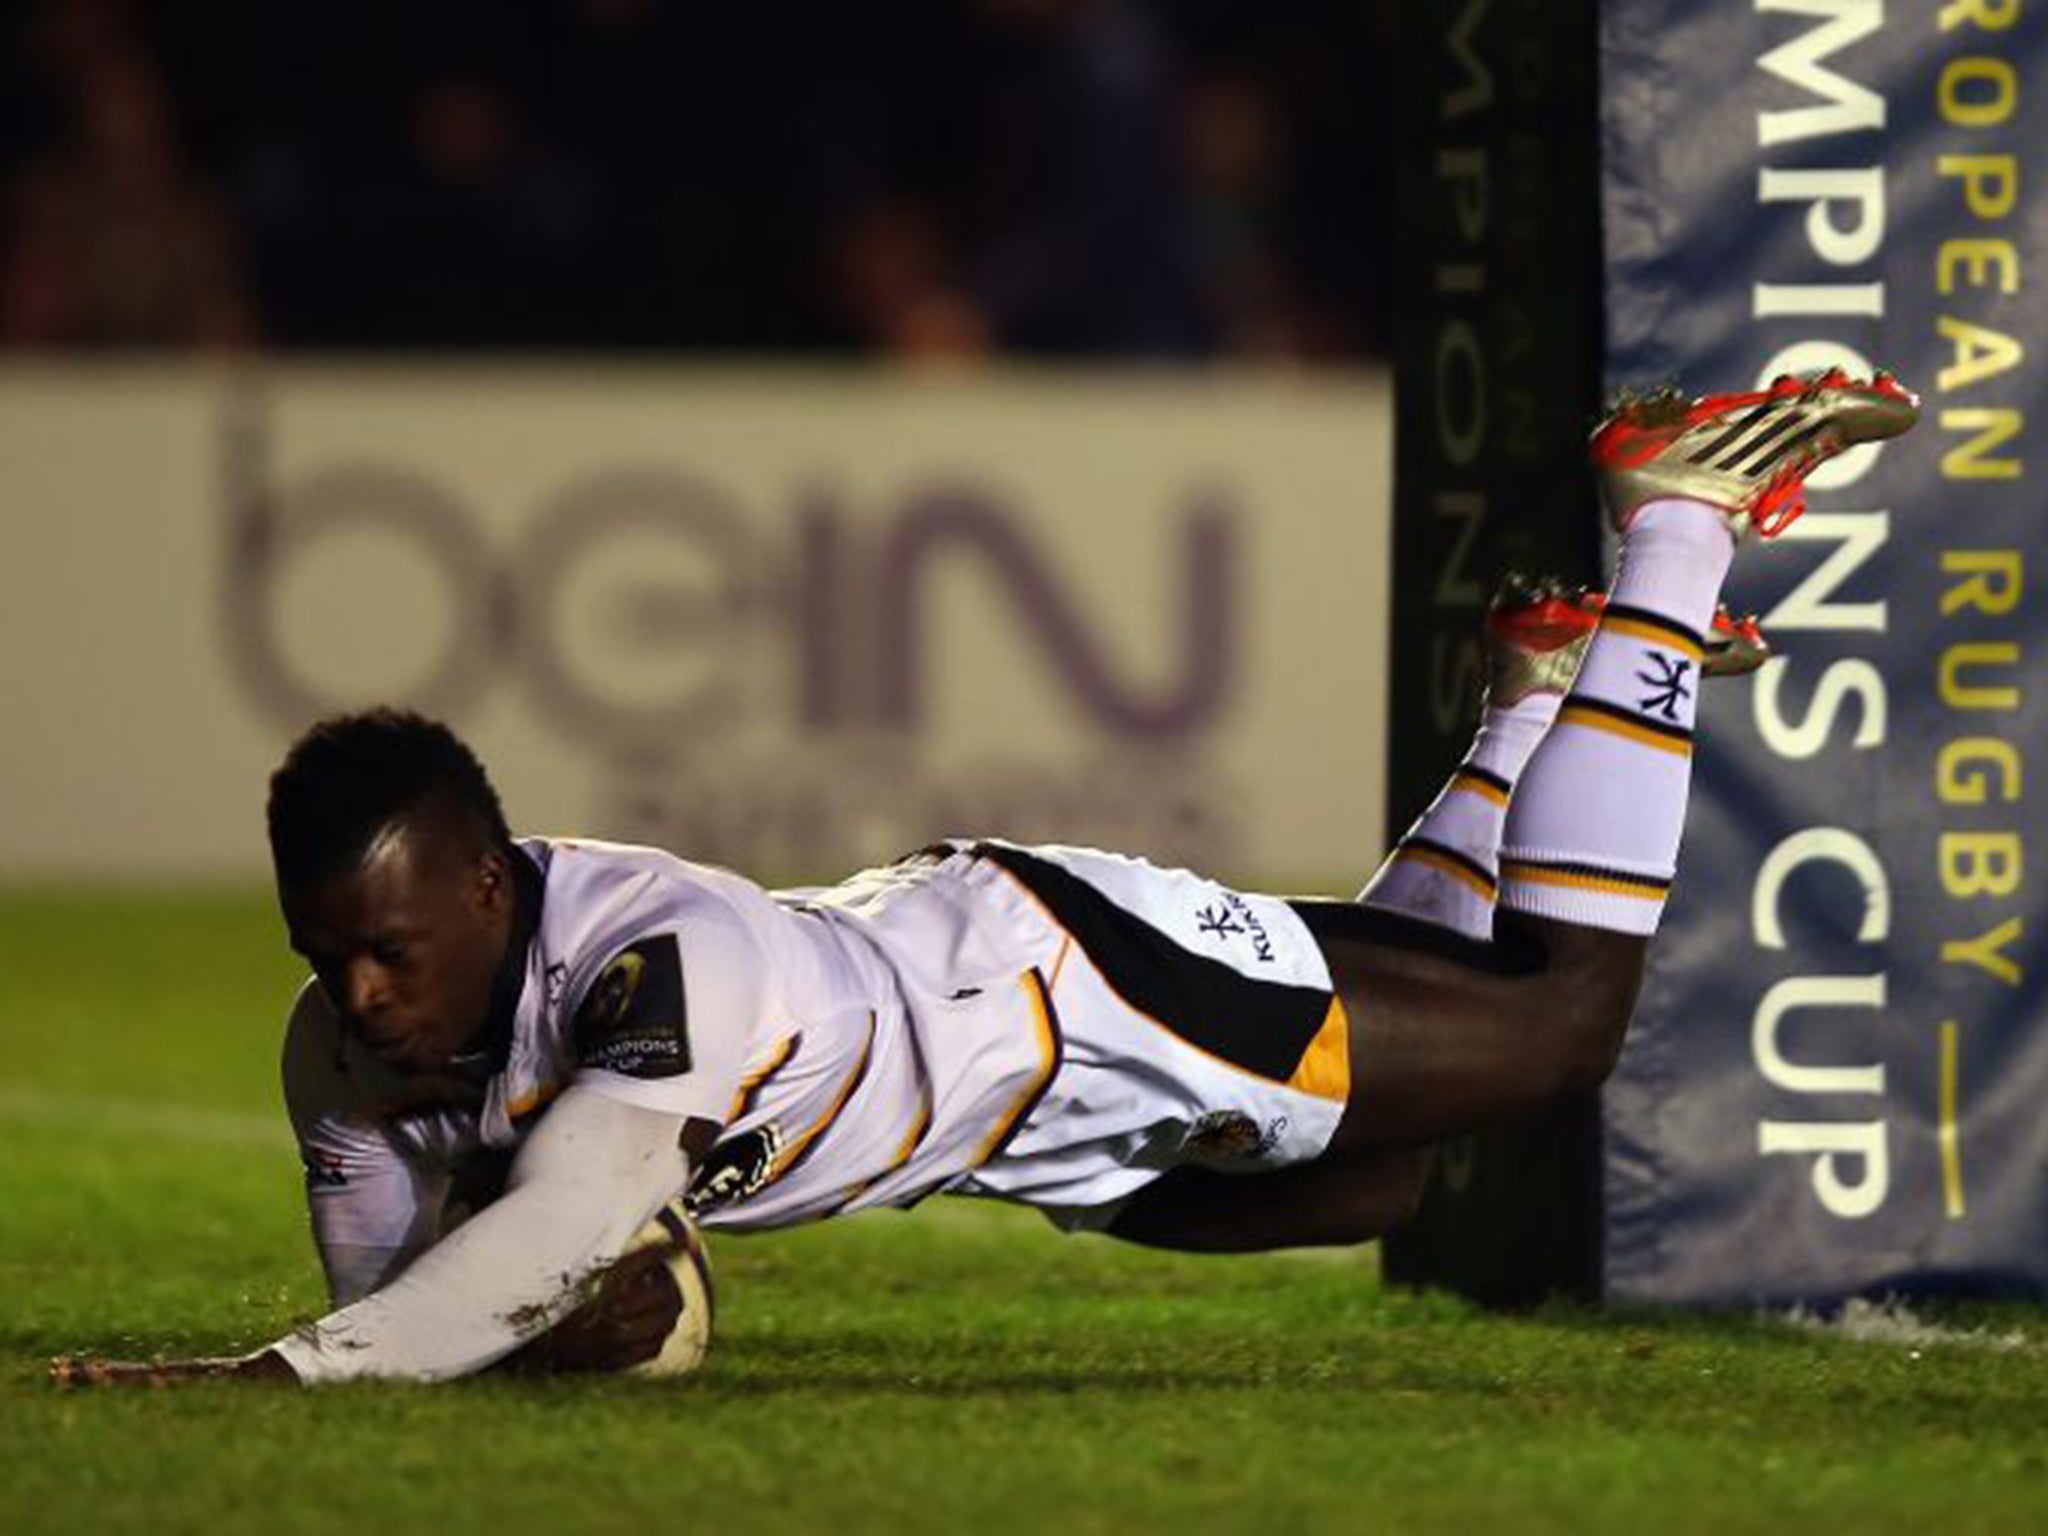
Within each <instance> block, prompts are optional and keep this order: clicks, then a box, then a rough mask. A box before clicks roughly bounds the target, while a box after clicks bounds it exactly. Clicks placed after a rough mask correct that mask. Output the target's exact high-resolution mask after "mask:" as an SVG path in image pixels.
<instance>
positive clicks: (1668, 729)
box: [1565, 693, 1692, 742]
mask: <svg viewBox="0 0 2048 1536" xmlns="http://www.w3.org/2000/svg"><path fill="white" fill-rule="evenodd" d="M1565 708H1566V709H1583V710H1586V711H1587V712H1588V713H1590V714H1595V715H1605V716H1607V717H1608V718H1609V719H1610V720H1619V721H1621V722H1622V723H1623V724H1624V725H1632V726H1635V727H1636V728H1637V729H1638V730H1644V731H1648V732H1650V733H1651V734H1652V735H1656V736H1665V737H1669V738H1670V739H1671V740H1672V741H1683V742H1690V741H1691V740H1692V732H1691V731H1689V730H1687V729H1686V728H1685V727H1684V726H1682V725H1673V724H1671V723H1670V722H1669V721H1666V720H1659V719H1658V718H1657V717H1656V716H1655V715H1639V714H1637V713H1636V712H1635V711H1634V710H1632V709H1628V708H1625V707H1624V706H1622V705H1620V704H1610V703H1608V702H1607V701H1606V700H1605V699H1593V698H1588V697H1587V696H1586V695H1585V694H1583V693H1575V694H1573V695H1572V696H1571V697H1570V698H1568V699H1566V700H1565Z"/></svg>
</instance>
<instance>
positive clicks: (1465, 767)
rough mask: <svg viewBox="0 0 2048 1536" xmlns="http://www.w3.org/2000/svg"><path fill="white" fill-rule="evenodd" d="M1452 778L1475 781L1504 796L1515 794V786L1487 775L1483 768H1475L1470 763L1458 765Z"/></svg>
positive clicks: (1493, 775)
mask: <svg viewBox="0 0 2048 1536" xmlns="http://www.w3.org/2000/svg"><path fill="white" fill-rule="evenodd" d="M1452 777H1453V778H1459V779H1477V780H1478V781H1479V782H1480V783H1481V784H1490V785H1492V786H1493V787H1494V788H1495V789H1497V790H1499V791H1500V792H1501V793H1502V794H1504V795H1512V794H1513V793H1514V792H1515V786H1514V785H1513V784H1511V783H1510V782H1509V781H1508V780H1506V779H1504V778H1502V777H1501V776H1500V775H1499V774H1497V773H1489V772H1488V771H1487V770H1486V769H1484V768H1475V767H1473V766H1472V765H1471V764H1470V763H1463V764H1461V765H1459V768H1458V771H1457V772H1456V773H1455V774H1453V775H1452Z"/></svg>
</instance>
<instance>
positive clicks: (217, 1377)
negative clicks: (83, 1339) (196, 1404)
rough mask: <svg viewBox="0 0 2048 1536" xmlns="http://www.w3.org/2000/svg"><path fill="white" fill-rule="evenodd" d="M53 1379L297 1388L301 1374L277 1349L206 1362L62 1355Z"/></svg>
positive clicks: (69, 1383)
mask: <svg viewBox="0 0 2048 1536" xmlns="http://www.w3.org/2000/svg"><path fill="white" fill-rule="evenodd" d="M50 1380H51V1381H52V1382H53V1383H54V1384H55V1385H57V1386H60V1387H168V1386H174V1385H176V1384H177V1383H179V1382H184V1381H222V1380H236V1381H280V1382H288V1383H290V1384H291V1385H294V1386H296V1385H297V1384H298V1380H299V1378H298V1374H297V1373H296V1372H295V1371H293V1370H292V1368H291V1367H290V1366H289V1365H287V1364H286V1363H285V1359H284V1356H282V1355H280V1354H279V1353H278V1352H277V1351H276V1350H274V1349H265V1350H260V1351H258V1352H257V1353H256V1354H253V1355H236V1356H232V1357H229V1358H224V1359H206V1360H107V1359H103V1358H101V1357H99V1356H96V1355H59V1356H58V1357H57V1358H56V1359H54V1360H52V1361H51V1362H50Z"/></svg>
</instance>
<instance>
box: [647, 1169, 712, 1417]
mask: <svg viewBox="0 0 2048 1536" xmlns="http://www.w3.org/2000/svg"><path fill="white" fill-rule="evenodd" d="M649 1248H658V1249H660V1250H662V1253H663V1257H664V1258H665V1260H666V1262H667V1264H668V1272H669V1273H670V1274H671V1275H673V1276H675V1282H676V1291H677V1293H678V1294H679V1295H680V1296H681V1297H682V1302H683V1305H682V1310H681V1311H680V1312H679V1313H677V1314H676V1321H675V1326H674V1327H673V1328H671V1329H669V1332H668V1337H667V1338H666V1339H664V1340H663V1341H662V1345H661V1353H660V1354H658V1355H656V1356H655V1357H654V1358H653V1359H652V1360H643V1361H641V1362H640V1363H639V1364H638V1365H635V1366H630V1367H628V1369H627V1374H628V1375H632V1376H687V1375H689V1374H690V1372H692V1371H694V1370H696V1369H697V1368H698V1367H699V1366H701V1365H702V1364H703V1363H704V1356H705V1353H706V1352H707V1351H708V1350H709V1349H710V1348H711V1313H712V1290H711V1257H710V1255H709V1254H707V1253H706V1252H705V1251H704V1242H703V1239H701V1238H700V1237H698V1235H697V1224H696V1223H695V1222H694V1221H692V1220H690V1218H689V1216H688V1215H686V1214H685V1213H684V1211H683V1207H682V1202H681V1201H680V1200H677V1201H672V1202H671V1203H670V1204H668V1205H666V1206H664V1207H663V1208H662V1209H661V1210H660V1211H658V1212H656V1213H655V1217H654V1220H652V1221H650V1222H648V1223H647V1225H646V1226H645V1227H642V1228H641V1229H640V1235H639V1236H638V1237H636V1238H634V1239H633V1243H632V1246H631V1247H630V1248H628V1249H627V1250H626V1251H627V1252H629V1253H640V1252H642V1251H644V1250H646V1249H649Z"/></svg>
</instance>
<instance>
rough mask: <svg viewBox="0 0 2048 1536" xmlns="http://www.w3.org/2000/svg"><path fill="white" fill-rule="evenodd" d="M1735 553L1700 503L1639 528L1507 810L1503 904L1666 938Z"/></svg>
mask: <svg viewBox="0 0 2048 1536" xmlns="http://www.w3.org/2000/svg"><path fill="white" fill-rule="evenodd" d="M1734 552H1735V541H1734V538H1733V536H1732V535H1731V534H1730V533H1729V532H1728V528H1727V525H1726V524H1725V523H1724V522H1723V521H1722V519H1721V515H1720V514H1719V513H1718V512H1716V511H1715V510H1714V509H1713V508H1711V507H1706V506H1702V505H1701V504H1699V503H1698V502H1691V501H1677V500H1665V501H1654V502H1651V503H1649V504H1648V505H1646V506H1645V507H1643V508H1642V510H1641V511H1640V512H1638V513H1637V514H1636V516H1635V518H1634V520H1633V521H1632V522H1631V523H1630V524H1629V527H1628V530H1627V532H1626V533H1624V534H1623V536H1622V541H1621V560H1620V565H1619V567H1618V568H1617V570H1616V572H1615V578H1614V587H1613V590H1612V592H1611V593H1610V594H1609V596H1608V601H1607V608H1606V612H1605V613H1604V614H1603V615H1602V617H1601V620H1600V628H1599V630H1598V631H1597V632H1596V633H1595V634H1594V636H1593V641H1592V644H1591V645H1590V646H1589V647H1588V648H1587V651H1586V660H1585V662H1584V664H1583V665H1582V666H1581V667H1580V668H1579V675H1578V679H1577V681H1576V682H1574V683H1573V684H1572V691H1571V692H1570V694H1568V695H1567V696H1566V697H1565V700H1564V705H1563V708H1562V709H1560V710H1559V711H1558V716H1557V723H1556V725H1555V726H1553V727H1552V729H1551V730H1550V732H1549V733H1548V734H1547V735H1546V736H1545V737H1544V738H1543V741H1542V744H1541V745H1540V746H1539V747H1538V749H1537V751H1536V754H1535V756H1534V757H1533V758H1531V759H1530V762H1529V766H1528V770H1527V771H1526V772H1525V773H1524V774H1523V775H1522V781H1521V784H1520V786H1519V787H1518V789H1517V790H1516V793H1515V797H1514V802H1513V804H1512V806H1511V807H1510V809H1509V811H1508V816H1507V826H1506V829H1505V832H1504V834H1503V838H1502V847H1501V856H1500V866H1501V883H1500V904H1501V905H1502V906H1504V907H1506V908H1508V909H1510V910H1511V911H1516V912H1527V913H1529V914H1531V915H1533V916H1537V917H1549V918H1557V919H1560V920H1562V921H1564V922H1569V923H1583V924H1585V925H1587V926H1589V927H1593V928H1610V929H1615V930H1618V931H1620V932H1622V933H1640V934H1650V933H1654V932H1656V930H1657V920H1658V918H1659V917H1661V916H1662V915H1663V911H1664V898H1665V895H1666V894H1667V892H1668V891H1669V890H1670V886H1671V877H1672V875H1673V874H1674V873H1675V872H1676V870H1677V863H1678V842H1679V838H1680V836H1681V834H1682V833H1683V832H1684V830H1685V803H1686V795H1687V793H1688V791H1689V789H1690V787H1691V782H1692V728H1693V719H1694V716H1695V713H1696V711H1697V708H1698V692H1699V679H1700V657H1701V648H1700V637H1701V636H1702V635H1703V634H1704V633H1705V632H1706V629H1707V627H1708V625H1710V624H1711V623H1712V622H1713V617H1714V603H1715V600H1716V599H1717V598H1718V597H1719V596H1720V592H1721V582H1722V579H1723V578H1724V577H1725V576H1726V575H1727V574H1728V563H1729V561H1730V560H1731V559H1732V558H1733V556H1734Z"/></svg>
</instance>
